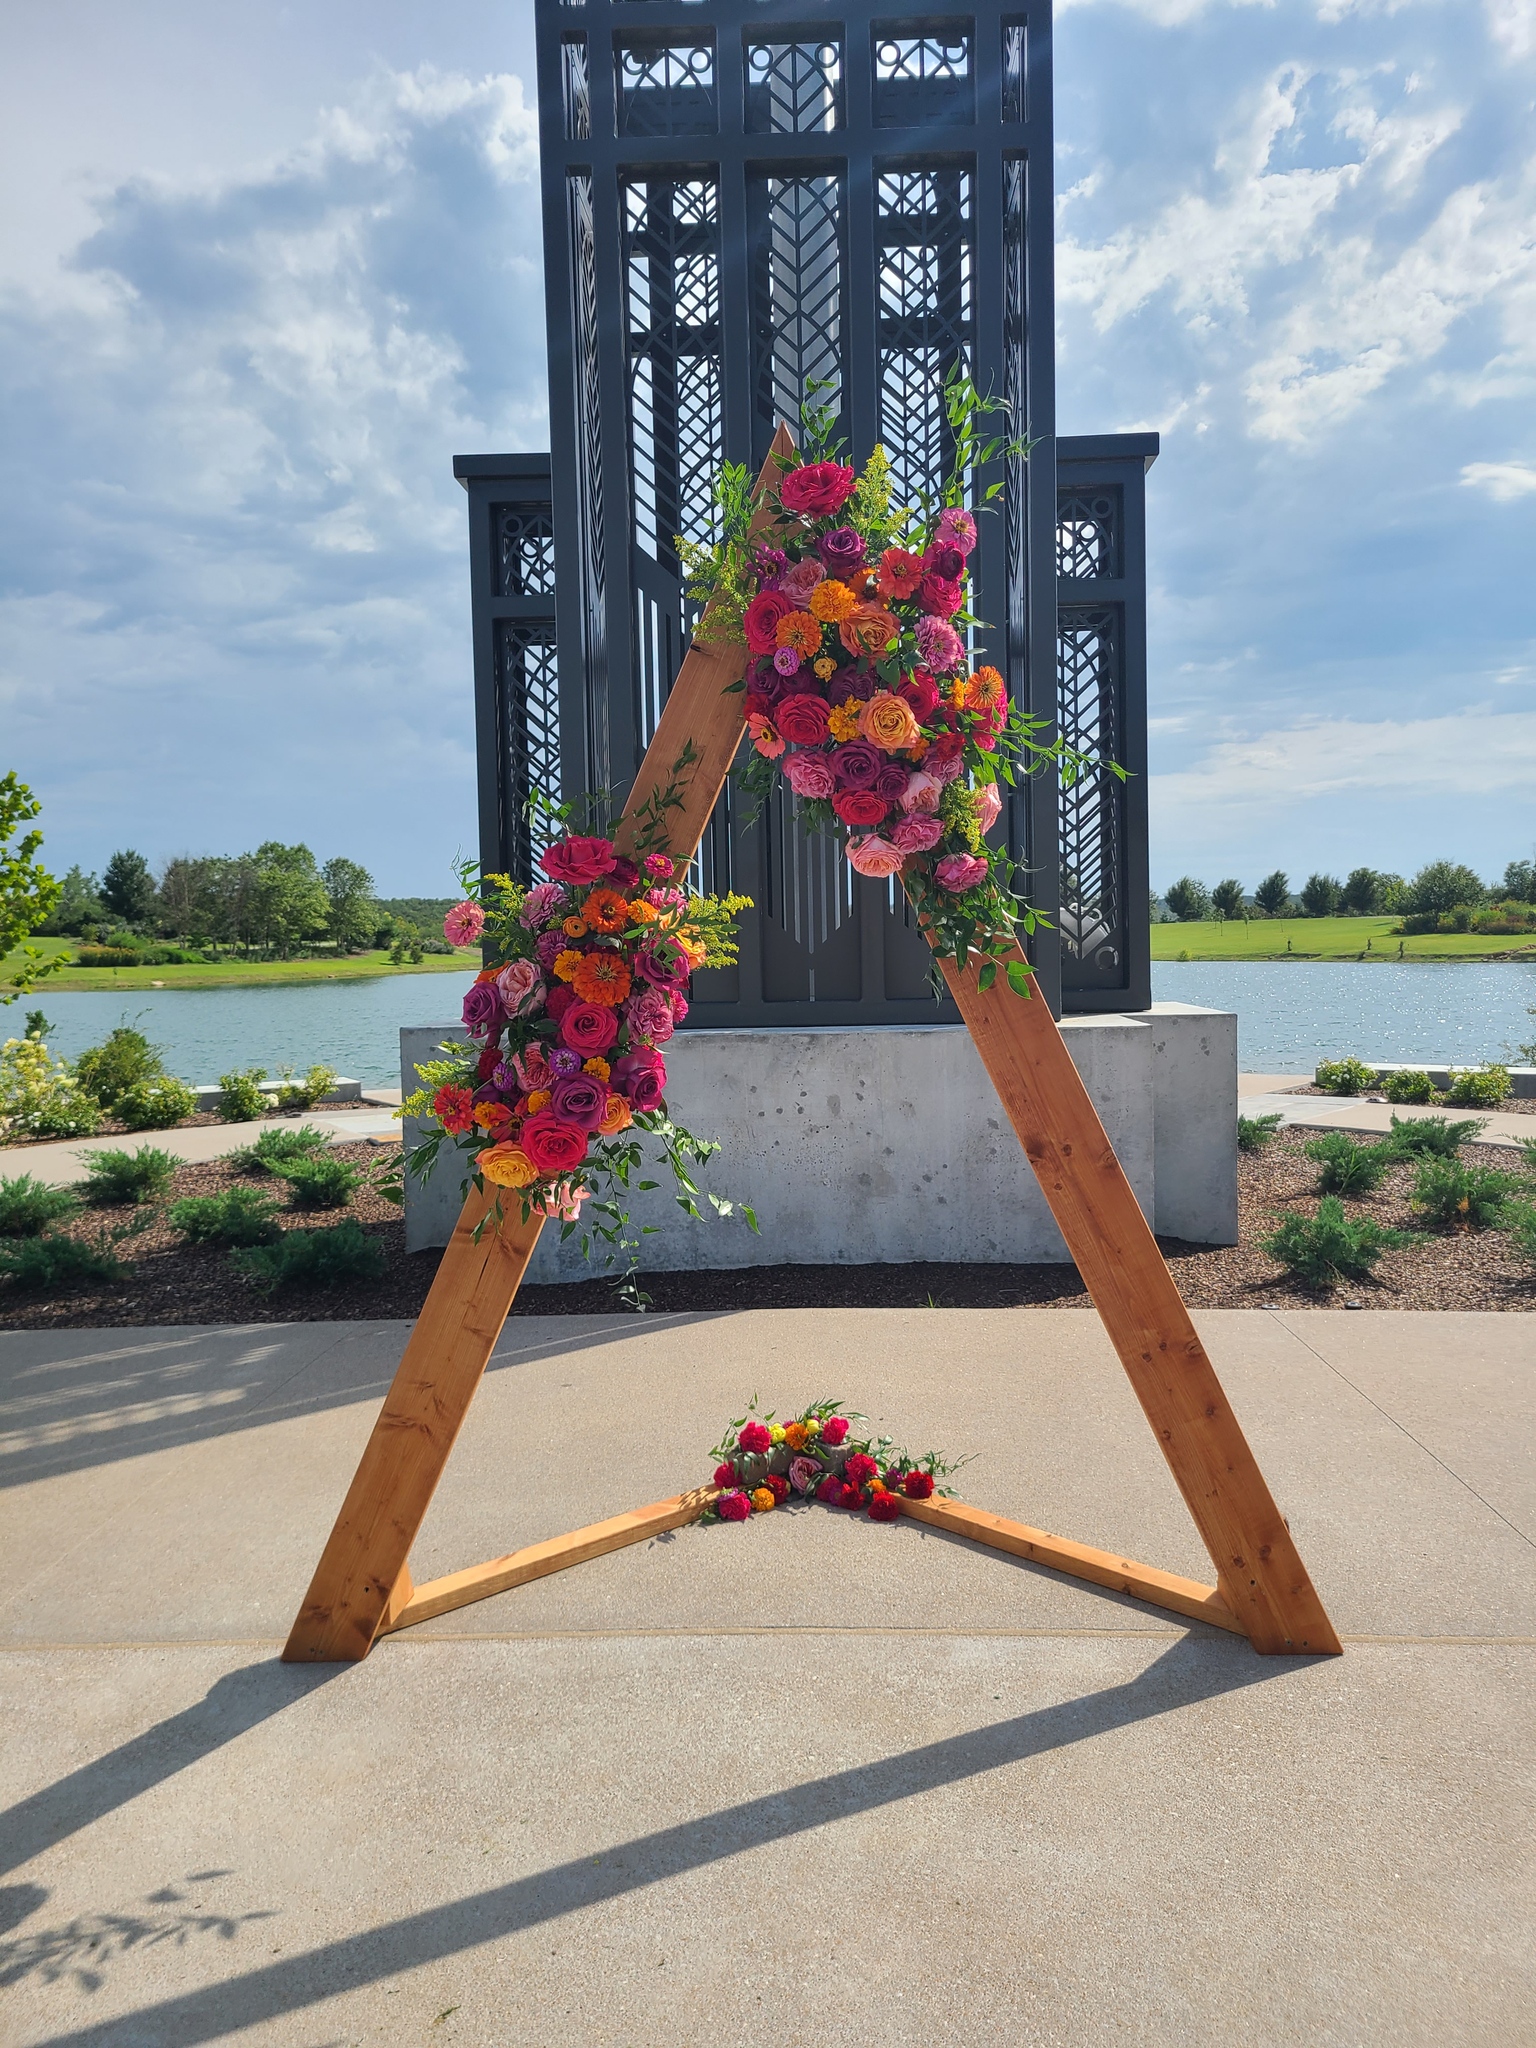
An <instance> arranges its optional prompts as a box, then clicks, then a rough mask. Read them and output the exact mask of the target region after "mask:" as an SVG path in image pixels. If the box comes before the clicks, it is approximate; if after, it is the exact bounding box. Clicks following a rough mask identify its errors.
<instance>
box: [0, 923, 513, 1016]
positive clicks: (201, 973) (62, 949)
mask: <svg viewBox="0 0 1536 2048" xmlns="http://www.w3.org/2000/svg"><path fill="white" fill-rule="evenodd" d="M32 943H33V944H34V945H35V946H36V947H37V949H38V951H39V952H40V953H44V954H46V955H47V956H49V957H50V958H55V957H57V955H58V954H60V953H68V952H71V951H72V950H73V948H74V946H75V943H76V942H75V941H74V940H73V939H34V940H33V941H32ZM20 965H21V954H20V952H19V951H18V952H15V953H8V954H7V955H6V957H5V959H4V960H0V987H9V986H10V982H9V976H10V973H11V970H12V969H13V968H15V967H19V966H20ZM479 966H480V954H479V951H478V949H477V948H471V949H470V950H469V951H468V952H462V953H454V954H451V955H450V954H444V953H429V954H428V955H427V957H426V958H425V959H424V960H423V961H422V962H421V963H420V965H419V966H415V967H396V966H395V965H393V963H392V962H391V960H390V957H389V955H388V953H383V952H380V953H354V954H352V955H351V956H350V958H348V959H345V960H251V961H242V960H221V961H220V962H219V963H218V965H217V966H216V967H201V966H199V967H66V968H64V969H62V970H61V971H60V972H59V973H58V974H50V975H49V977H48V979H47V980H46V981H44V982H41V983H40V984H39V985H38V989H37V994H36V1000H37V1001H38V1002H39V1003H41V1002H42V1001H43V1000H44V998H45V997H46V995H47V992H48V990H50V989H56V988H57V989H79V988H97V989H100V988H105V989H126V990H132V989H146V988H247V987H250V986H253V985H255V984H258V983H269V984H270V983H275V982H289V983H293V982H306V981H363V980H367V979H369V978H370V977H373V976H376V975H380V974H444V973H447V974H464V973H470V974H473V973H475V972H476V971H477V970H478V969H479ZM4 1035H5V1034H4V1033H3V1032H0V1036H4Z"/></svg>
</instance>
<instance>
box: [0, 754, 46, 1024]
mask: <svg viewBox="0 0 1536 2048" xmlns="http://www.w3.org/2000/svg"><path fill="white" fill-rule="evenodd" d="M42 808H43V807H42V805H41V804H40V803H39V802H38V800H37V798H36V797H35V796H34V795H33V794H32V792H31V790H30V789H28V787H27V785H26V784H25V783H24V782H21V781H19V780H18V779H17V776H16V774H15V772H14V770H13V771H10V772H8V773H7V774H5V775H0V960H3V959H4V958H5V956H6V954H7V953H9V952H11V951H12V950H13V949H14V948H15V947H16V946H18V945H20V944H21V941H22V940H23V939H25V938H26V937H27V935H28V934H29V933H30V932H35V931H36V930H37V929H38V927H39V925H41V924H44V923H45V922H46V921H47V919H48V916H49V914H50V912H51V911H52V910H53V907H54V905H55V904H56V903H57V902H58V900H59V885H58V883H57V882H56V881H55V880H54V878H53V876H52V875H50V874H49V872H48V870H47V869H46V868H45V867H44V866H43V864H42V863H41V861H39V860H38V858H37V855H38V852H39V851H40V849H41V847H42V844H43V835H42V833H41V832H39V831H38V830H37V829H36V827H35V826H34V827H33V829H32V830H31V831H30V832H23V833H22V834H21V836H20V838H18V837H17V836H16V835H17V833H18V831H19V830H20V828H21V827H22V826H23V825H26V824H30V823H31V821H32V819H33V818H35V817H37V816H38V814H39V813H40V812H41V810H42ZM59 964H60V963H58V962H54V961H45V960H44V958H43V953H42V949H41V947H39V946H23V947H22V964H21V966H20V967H19V968H18V967H13V968H11V969H10V975H11V986H10V989H9V992H8V993H6V994H4V995H0V1004H5V1003H14V1002H15V1000H16V998H17V997H18V996H20V995H26V994H27V993H28V992H29V991H30V990H31V989H33V988H34V987H36V985H37V983H38V982H39V981H41V980H42V978H43V976H44V975H45V974H52V973H54V972H56V971H57V967H58V965H59Z"/></svg>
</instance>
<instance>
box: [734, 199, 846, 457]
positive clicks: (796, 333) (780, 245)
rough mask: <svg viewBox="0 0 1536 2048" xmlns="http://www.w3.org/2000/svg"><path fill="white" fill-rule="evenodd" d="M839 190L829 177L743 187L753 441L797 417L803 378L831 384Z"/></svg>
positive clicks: (837, 354) (831, 400) (838, 355)
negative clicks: (748, 238)
mask: <svg viewBox="0 0 1536 2048" xmlns="http://www.w3.org/2000/svg"><path fill="white" fill-rule="evenodd" d="M841 210H842V207H841V194H840V191H839V188H838V181H837V179H836V178H831V177H820V178H818V177H810V178H764V179H761V180H758V181H757V182H756V183H755V184H754V185H753V186H752V187H751V188H750V198H749V203H748V217H749V219H750V220H751V221H752V223H753V245H752V372H753V375H752V388H753V396H754V404H755V406H756V410H757V418H758V429H759V436H758V438H759V443H760V445H761V447H763V448H764V449H766V447H767V445H768V441H769V439H770V438H771V437H772V434H773V431H774V428H775V427H776V426H777V424H778V422H779V421H780V420H781V419H783V420H790V421H793V420H795V419H796V418H797V417H798V414H799V410H800V401H801V397H802V395H803V394H804V391H805V386H806V381H807V379H809V378H815V379H818V380H820V381H822V382H825V383H828V384H830V385H831V387H832V388H831V390H829V391H823V392H822V393H820V394H819V395H820V398H821V401H822V402H823V403H824V404H828V405H830V406H832V407H833V409H834V410H836V408H837V405H838V397H839V387H840V384H841V363H842V231H841V219H840V216H841Z"/></svg>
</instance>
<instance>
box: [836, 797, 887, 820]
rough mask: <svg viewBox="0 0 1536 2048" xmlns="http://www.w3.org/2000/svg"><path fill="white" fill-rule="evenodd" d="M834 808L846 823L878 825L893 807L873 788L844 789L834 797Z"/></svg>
mask: <svg viewBox="0 0 1536 2048" xmlns="http://www.w3.org/2000/svg"><path fill="white" fill-rule="evenodd" d="M832 808H833V810H834V811H836V813H837V815H838V816H839V817H840V818H841V819H842V821H843V823H844V824H845V825H878V824H881V823H882V822H883V820H884V818H885V814H886V812H887V811H888V810H889V809H890V808H891V807H890V805H889V804H888V803H887V802H886V800H885V798H884V797H883V796H876V795H875V792H874V791H873V790H872V789H842V790H839V791H838V793H837V795H836V796H835V797H833V799H832Z"/></svg>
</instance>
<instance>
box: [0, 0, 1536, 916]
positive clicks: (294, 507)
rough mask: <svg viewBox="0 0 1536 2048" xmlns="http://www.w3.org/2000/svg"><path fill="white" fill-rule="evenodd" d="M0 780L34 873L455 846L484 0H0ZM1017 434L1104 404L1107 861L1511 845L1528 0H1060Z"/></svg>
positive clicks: (1533, 392)
mask: <svg viewBox="0 0 1536 2048" xmlns="http://www.w3.org/2000/svg"><path fill="white" fill-rule="evenodd" d="M0 46H3V48H4V52H5V62H4V64H3V66H0V734H3V739H0V770H3V769H4V768H5V767H11V766H14V767H15V768H16V769H17V771H18V772H19V773H20V774H21V775H22V776H23V778H24V779H25V780H27V781H28V782H30V783H31V784H32V786H33V788H34V789H35V790H36V792H37V794H38V795H39V796H40V797H41V799H42V801H43V804H44V815H43V820H42V823H43V825H44V829H45V832H46V855H47V858H48V859H49V861H50V863H51V864H52V865H53V866H54V867H55V868H56V869H60V870H62V868H64V867H66V866H68V865H70V864H71V863H72V862H75V861H78V862H80V863H81V864H82V865H83V866H85V867H86V868H88V869H97V870H99V869H100V868H101V867H102V866H103V865H104V863H105V861H106V859H107V858H108V856H109V855H110V853H111V852H112V851H113V850H114V849H115V848H117V847H119V846H123V845H131V846H134V847H136V848H138V849H139V850H140V851H142V852H143V853H145V854H146V855H147V856H148V857H149V858H150V860H151V861H152V862H155V863H159V862H160V861H163V860H164V859H166V858H168V857H170V856H173V855H175V854H179V853H185V852H192V853H198V852H234V851H238V850H241V849H242V848H245V847H248V846H252V845H255V844H256V843H258V842H259V841H260V840H263V839H267V838H278V839H288V840H294V839H303V840H305V841H307V842H308V843H309V844H310V845H311V846H312V847H313V848H314V850H315V852H316V853H317V855H318V856H319V857H320V858H321V859H322V860H323V859H325V858H328V857H329V856H330V855H332V854H336V853H344V854H347V855H349V856H351V857H353V858H355V859H359V860H362V861H363V862H364V863H365V864H366V865H367V866H368V867H369V868H370V869H371V870H372V871H373V873H374V875H375V877H376V879H377V882H378V885H379V888H380V890H381V892H382V893H385V894H401V895H404V894H434V895H435V894H446V893H448V892H449V890H450V889H451V888H452V886H453V883H452V875H451V863H452V861H453V859H454V856H455V855H456V854H457V853H459V852H461V851H467V850H469V849H471V848H472V847H473V844H474V841H475V836H476V834H475V823H474V772H473V736H472V724H471V689H470V649H469V619H468V567H467V549H466V531H465V499H464V496H463V494H462V492H461V491H460V489H459V487H458V486H457V484H455V482H454V481H453V477H452V468H451V464H452V457H453V455H454V454H455V453H459V452H477V451H487V450H496V451H504V450H516V449H524V448H527V449H533V448H539V447H544V446H547V445H548V430H547V415H546V399H545V390H544V334H543V301H542V282H541V272H540V252H539V224H538V187H537V169H538V166H537V144H536V130H535V122H534V117H533V114H532V111H531V107H532V100H533V89H532V78H533V71H532V13H531V7H530V6H529V5H527V4H526V0H521V4H514V0H506V4H498V5H491V4H488V0H455V4H454V5H453V6H451V7H445V6H443V5H441V4H440V0H438V4H426V0H369V4H368V5H366V6H365V5H363V4H360V0H308V4H306V5H305V6H303V7H302V8H300V7H289V6H270V7H267V8H265V9H250V8H243V9H235V8H233V7H231V6H227V5H214V6H209V5H208V4H207V0H201V4H197V5H193V4H186V0H135V4H134V6H133V7H131V8H126V9H125V8H123V7H122V6H121V4H120V0H114V4H112V5H106V4H102V0H0ZM1056 92H1057V98H1056V121H1057V136H1058V161H1057V187H1058V208H1057V291H1058V424H1059V428H1060V431H1061V432H1063V433H1102V432H1114V431H1125V430H1129V429H1146V428H1155V429H1156V430H1158V431H1159V432H1160V433H1161V435H1162V437H1163V438H1162V453H1161V456H1160V458H1159V460H1158V462H1157V464H1156V466H1155V468H1154V469H1153V471H1152V473H1151V476H1150V478H1149V479H1148V510H1149V549H1150V568H1149V676H1150V698H1151V742H1152V781H1151V789H1150V797H1151V815H1152V876H1153V880H1154V882H1155V883H1156V884H1157V885H1158V886H1159V887H1165V886H1166V885H1167V883H1168V882H1170V881H1171V880H1173V879H1174V878H1175V877H1176V876H1177V875H1180V874H1183V873H1186V872H1193V873H1195V874H1197V875H1201V876H1203V877H1204V878H1205V879H1206V880H1207V881H1214V880H1216V879H1218V878H1220V877H1221V876H1224V875H1236V876H1237V877H1238V878H1239V879H1240V880H1242V881H1244V882H1245V883H1246V884H1247V885H1249V886H1250V887H1251V886H1252V884H1253V883H1254V882H1255V881H1256V880H1257V879H1258V878H1259V876H1260V875H1262V874H1264V873H1267V872H1268V871H1269V870H1270V869H1271V868H1274V867H1277V866H1278V867H1282V868H1285V869H1286V870H1287V871H1288V872H1289V873H1290V874H1291V876H1292V878H1293V880H1294V881H1296V882H1297V883H1298V884H1299V881H1300V879H1301V878H1302V877H1303V876H1305V875H1306V874H1307V873H1309V872H1311V871H1312V870H1314V869H1324V870H1329V871H1332V872H1336V873H1342V872H1345V871H1347V870H1348V869H1349V868H1351V867H1354V866H1358V865H1362V864H1365V865H1370V866H1374V867H1378V868H1385V869H1389V870H1395V871H1398V872H1403V873H1412V872H1413V871H1414V869H1416V868H1417V867H1418V866H1420V865H1421V864H1422V863H1423V862H1424V861H1426V860H1429V859H1432V858H1435V857H1438V856H1442V855H1444V856H1449V857H1453V858H1456V859H1462V860H1467V861H1469V862H1470V863H1471V864H1472V865H1473V866H1475V867H1477V868H1478V869H1479V870H1480V871H1481V872H1483V873H1484V874H1486V875H1487V876H1488V877H1489V878H1490V879H1493V878H1496V877H1497V875H1498V874H1499V873H1500V872H1501V871H1502V869H1503V867H1504V864H1505V863H1506V862H1507V861H1509V860H1511V859H1514V858H1517V857H1529V856H1530V854H1531V853H1532V851H1533V847H1536V801H1533V797H1532V791H1533V790H1536V616H1533V615H1536V119H1533V101H1536V0H1274V4H1271V5H1263V4H1244V0H1236V4H1234V0H1208V4H1207V0H1070V4H1068V5H1065V6H1061V5H1060V4H1059V0H1058V18H1057V31H1056Z"/></svg>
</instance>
